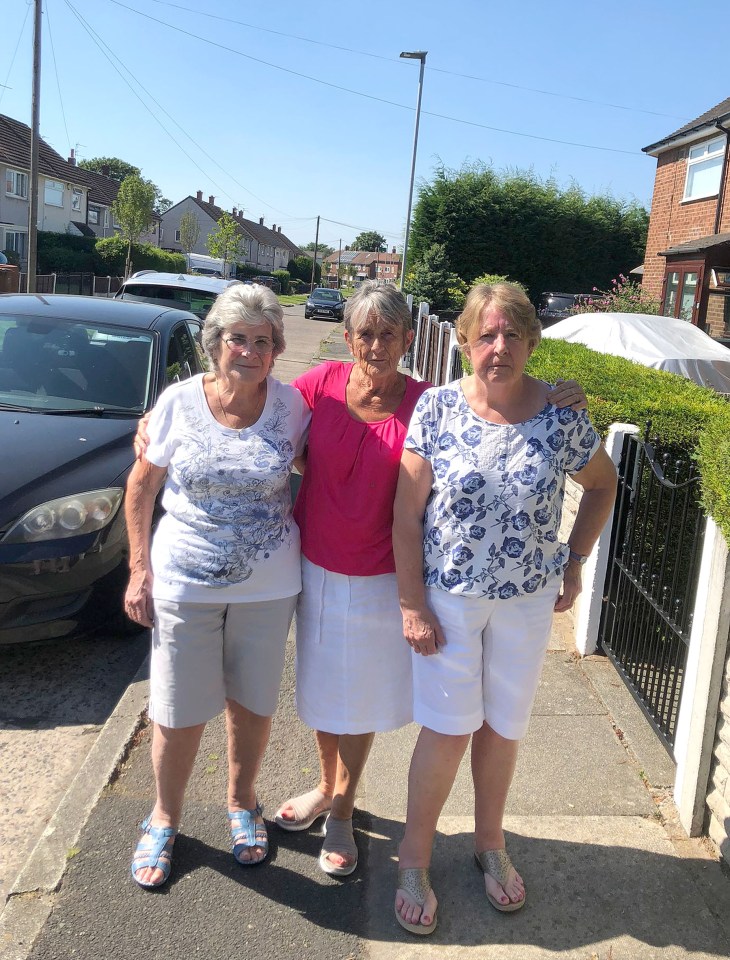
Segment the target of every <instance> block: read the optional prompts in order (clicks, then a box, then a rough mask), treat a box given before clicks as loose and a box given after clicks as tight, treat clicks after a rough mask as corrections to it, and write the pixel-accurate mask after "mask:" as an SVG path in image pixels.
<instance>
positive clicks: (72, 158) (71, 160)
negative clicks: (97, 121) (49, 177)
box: [68, 147, 76, 167]
mask: <svg viewBox="0 0 730 960" xmlns="http://www.w3.org/2000/svg"><path fill="white" fill-rule="evenodd" d="M68 162H69V163H70V164H71V166H72V167H75V166H76V155H75V153H74V148H73V147H71V156H70V157H69V158H68Z"/></svg>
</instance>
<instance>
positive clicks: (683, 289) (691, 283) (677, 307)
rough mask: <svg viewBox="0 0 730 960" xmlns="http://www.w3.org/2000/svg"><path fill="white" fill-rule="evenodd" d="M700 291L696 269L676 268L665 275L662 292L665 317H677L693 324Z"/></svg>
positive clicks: (699, 280) (692, 267) (698, 275)
mask: <svg viewBox="0 0 730 960" xmlns="http://www.w3.org/2000/svg"><path fill="white" fill-rule="evenodd" d="M699 289H701V279H700V271H698V270H697V268H696V267H694V266H691V267H689V268H685V267H677V268H676V269H674V270H670V271H669V272H668V273H667V275H666V287H665V290H664V310H663V311H662V312H663V314H664V316H665V317H677V318H678V319H679V320H689V322H690V323H695V322H696V319H695V315H696V308H697V307H698V306H699V301H698V297H697V294H698V290H699Z"/></svg>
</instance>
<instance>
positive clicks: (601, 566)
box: [575, 423, 640, 657]
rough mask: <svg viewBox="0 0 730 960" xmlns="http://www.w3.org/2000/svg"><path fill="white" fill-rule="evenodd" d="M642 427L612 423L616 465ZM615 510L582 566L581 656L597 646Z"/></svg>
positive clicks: (577, 615)
mask: <svg viewBox="0 0 730 960" xmlns="http://www.w3.org/2000/svg"><path fill="white" fill-rule="evenodd" d="M639 432H640V431H639V428H638V427H637V426H634V425H633V424H629V423H613V424H611V426H610V427H609V430H608V436H607V438H606V451H607V453H608V455H609V457H610V458H611V460H613V462H614V464H615V466H616V467H618V465H619V462H620V461H621V450H622V448H623V445H624V437H625V436H626V434H637V433H639ZM612 525H613V510H612V511H611V516H610V517H609V518H608V520H607V521H606V525H605V526H604V528H603V530H602V531H601V535H600V537H599V538H598V543H597V544H596V546H595V547H594V549H593V551H592V552H591V555H590V556H589V557H588V560H587V561H586V564H585V566H584V567H583V591H582V593H581V595H580V597H579V598H578V603H577V609H576V613H575V646H576V649H577V650H578V653H580V655H581V656H582V657H585V656H587V655H588V654H591V653H594V652H595V650H596V647H597V646H598V627H599V624H600V622H601V606H602V604H603V588H604V585H605V583H606V571H607V570H608V560H609V556H608V553H609V547H610V544H611V528H612Z"/></svg>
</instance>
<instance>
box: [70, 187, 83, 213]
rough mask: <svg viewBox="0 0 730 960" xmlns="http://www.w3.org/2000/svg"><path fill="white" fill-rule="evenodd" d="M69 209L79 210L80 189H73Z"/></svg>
mask: <svg viewBox="0 0 730 960" xmlns="http://www.w3.org/2000/svg"><path fill="white" fill-rule="evenodd" d="M71 209H72V210H80V209H81V191H80V190H76V189H74V191H73V193H72V194H71Z"/></svg>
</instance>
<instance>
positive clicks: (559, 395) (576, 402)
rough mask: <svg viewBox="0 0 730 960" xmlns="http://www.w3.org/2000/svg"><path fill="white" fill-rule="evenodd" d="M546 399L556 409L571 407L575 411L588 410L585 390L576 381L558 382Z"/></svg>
mask: <svg viewBox="0 0 730 960" xmlns="http://www.w3.org/2000/svg"><path fill="white" fill-rule="evenodd" d="M547 398H548V401H549V402H550V403H554V404H555V406H556V407H572V408H573V410H576V411H577V410H587V409H588V398H587V397H586V393H585V390H584V389H583V387H582V386H581V385H580V384H579V383H578V381H577V380H558V381H557V382H556V384H555V386H554V387H553V389H552V390H551V391H550V392H549V393H548V395H547Z"/></svg>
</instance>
